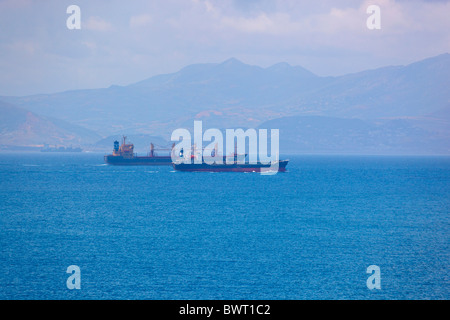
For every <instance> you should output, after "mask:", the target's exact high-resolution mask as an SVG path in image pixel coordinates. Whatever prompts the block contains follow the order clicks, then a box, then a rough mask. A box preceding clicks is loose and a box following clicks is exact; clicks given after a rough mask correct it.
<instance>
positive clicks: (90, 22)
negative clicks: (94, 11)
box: [81, 16, 114, 32]
mask: <svg viewBox="0 0 450 320" xmlns="http://www.w3.org/2000/svg"><path fill="white" fill-rule="evenodd" d="M81 27H82V28H86V29H87V30H92V31H101V32H105V31H112V30H114V28H113V26H112V24H111V23H109V22H107V21H105V20H103V19H102V18H100V17H95V16H94V17H89V18H88V19H87V21H86V22H82V24H81Z"/></svg>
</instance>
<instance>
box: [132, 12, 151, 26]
mask: <svg viewBox="0 0 450 320" xmlns="http://www.w3.org/2000/svg"><path fill="white" fill-rule="evenodd" d="M152 20H153V19H152V16H151V15H149V14H140V15H136V16H132V17H131V18H130V27H131V28H140V27H146V26H148V25H149V24H150V23H151V22H152Z"/></svg>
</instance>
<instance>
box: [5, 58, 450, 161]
mask: <svg viewBox="0 0 450 320" xmlns="http://www.w3.org/2000/svg"><path fill="white" fill-rule="evenodd" d="M449 88H450V54H448V53H445V54H442V55H439V56H436V57H432V58H428V59H425V60H421V61H418V62H415V63H412V64H409V65H405V66H388V67H383V68H378V69H373V70H367V71H363V72H358V73H353V74H347V75H343V76H336V77H321V76H317V75H315V74H314V73H312V72H310V71H308V70H306V69H304V68H302V67H300V66H291V65H289V64H287V63H278V64H275V65H273V66H270V67H268V68H262V67H259V66H254V65H248V64H245V63H243V62H241V61H239V60H237V59H234V58H232V59H229V60H226V61H224V62H222V63H208V64H194V65H190V66H187V67H185V68H183V69H181V70H179V71H178V72H175V73H171V74H164V75H157V76H154V77H151V78H148V79H146V80H143V81H140V82H137V83H133V84H130V85H127V86H111V87H109V88H102V89H89V90H74V91H65V92H59V93H54V94H39V95H32V96H23V97H13V96H1V97H0V101H1V103H0V111H1V112H2V120H1V121H0V130H1V131H0V138H1V142H0V144H1V145H22V146H25V145H36V144H43V143H55V144H56V143H58V144H66V145H67V144H75V143H76V144H79V145H83V146H85V147H88V148H89V146H97V147H98V148H100V149H102V148H103V147H99V146H103V145H104V143H100V144H99V143H98V142H99V141H100V140H102V139H106V141H109V140H111V139H113V136H120V135H122V134H127V135H136V136H139V137H141V138H143V137H144V138H145V137H148V138H149V139H150V138H151V139H158V138H157V137H160V139H161V140H160V141H159V142H160V143H163V142H162V141H164V140H165V141H168V140H170V134H171V132H172V131H173V130H174V129H176V128H181V127H184V128H188V129H191V130H192V127H193V121H194V120H203V127H204V128H208V127H210V128H220V129H224V128H279V129H280V147H281V152H285V153H294V152H295V153H364V154H367V153H370V154H450V141H449V140H450V91H449ZM108 137H110V138H108ZM148 143H150V141H148ZM167 143H168V142H167ZM111 144H112V141H111ZM96 150H97V149H96ZM102 150H103V149H102Z"/></svg>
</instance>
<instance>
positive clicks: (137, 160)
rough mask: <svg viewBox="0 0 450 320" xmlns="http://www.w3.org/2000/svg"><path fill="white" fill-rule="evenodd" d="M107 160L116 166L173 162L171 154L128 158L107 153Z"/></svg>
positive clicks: (168, 163)
mask: <svg viewBox="0 0 450 320" xmlns="http://www.w3.org/2000/svg"><path fill="white" fill-rule="evenodd" d="M105 162H106V163H107V164H111V165H116V166H166V165H171V164H172V158H171V157H170V156H153V157H150V156H147V157H139V156H134V157H132V158H126V157H123V156H114V155H106V156H105Z"/></svg>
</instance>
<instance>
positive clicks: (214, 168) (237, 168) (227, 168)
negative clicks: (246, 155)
mask: <svg viewBox="0 0 450 320" xmlns="http://www.w3.org/2000/svg"><path fill="white" fill-rule="evenodd" d="M288 162H289V160H280V161H279V162H278V171H280V172H284V171H286V166H287V164H288ZM173 168H174V169H175V170H177V171H191V172H193V171H203V172H263V171H266V170H267V171H269V169H270V164H263V163H260V162H258V163H255V164H251V163H242V164H239V163H231V164H226V163H224V164H207V163H204V162H203V163H198V164H196V163H173Z"/></svg>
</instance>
